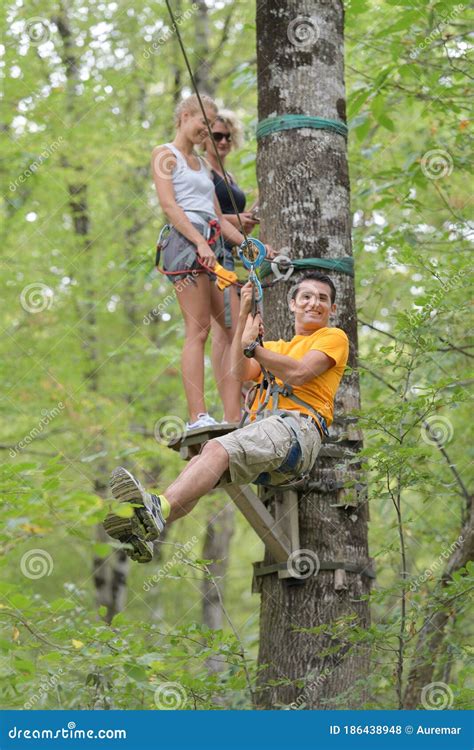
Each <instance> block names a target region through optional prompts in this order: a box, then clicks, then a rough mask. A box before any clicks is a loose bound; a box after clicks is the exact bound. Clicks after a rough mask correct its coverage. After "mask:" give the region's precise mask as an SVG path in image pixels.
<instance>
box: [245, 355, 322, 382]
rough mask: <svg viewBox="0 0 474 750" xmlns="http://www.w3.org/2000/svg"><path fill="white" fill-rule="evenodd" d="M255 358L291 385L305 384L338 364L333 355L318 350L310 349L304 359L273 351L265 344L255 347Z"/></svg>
mask: <svg viewBox="0 0 474 750" xmlns="http://www.w3.org/2000/svg"><path fill="white" fill-rule="evenodd" d="M255 359H256V360H257V362H259V363H260V364H261V365H263V367H265V369H267V370H270V372H272V373H273V374H274V375H275V376H276V377H277V378H280V380H282V381H283V382H284V383H289V384H290V385H303V384H304V383H307V382H308V381H309V380H313V379H314V378H316V377H318V375H322V374H323V372H326V370H329V369H330V368H331V367H334V365H335V364H336V363H335V361H334V360H333V359H332V357H329V356H328V355H327V354H325V353H324V352H319V351H316V350H311V351H309V352H308V353H307V354H305V355H304V357H302V359H294V358H293V357H287V356H286V354H277V353H276V352H272V351H270V350H269V349H265V348H264V347H263V346H257V348H256V349H255Z"/></svg>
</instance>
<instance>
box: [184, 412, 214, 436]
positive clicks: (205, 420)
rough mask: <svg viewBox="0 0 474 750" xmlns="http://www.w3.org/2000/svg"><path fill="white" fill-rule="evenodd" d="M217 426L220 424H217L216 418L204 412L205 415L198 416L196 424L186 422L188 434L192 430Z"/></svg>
mask: <svg viewBox="0 0 474 750" xmlns="http://www.w3.org/2000/svg"><path fill="white" fill-rule="evenodd" d="M216 424H219V422H216V420H215V419H214V417H211V415H210V414H207V413H206V412H204V413H203V414H198V418H197V419H196V421H195V422H191V423H190V422H186V432H189V431H190V430H198V429H200V428H202V427H212V426H214V425H216Z"/></svg>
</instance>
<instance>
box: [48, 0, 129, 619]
mask: <svg viewBox="0 0 474 750" xmlns="http://www.w3.org/2000/svg"><path fill="white" fill-rule="evenodd" d="M54 20H55V23H56V25H57V27H58V31H59V34H60V36H61V39H62V42H63V54H62V62H63V65H64V68H65V72H66V78H67V118H68V121H69V124H70V125H71V128H72V124H73V122H74V118H75V116H76V115H77V112H76V95H77V85H78V82H79V67H78V61H77V57H76V54H75V45H74V41H73V33H72V30H71V26H70V19H69V17H68V14H67V9H66V8H65V7H64V6H63V5H61V12H60V14H59V15H58V16H57V17H56V18H55V19H54ZM63 166H64V167H65V168H68V169H69V170H70V171H71V172H72V174H73V175H74V178H73V180H71V181H70V182H69V183H68V194H69V209H70V212H71V218H72V222H73V227H74V233H75V235H76V237H77V246H78V247H80V249H81V252H82V260H83V263H82V266H83V269H84V270H83V277H82V279H81V282H82V284H81V286H82V288H83V289H84V299H83V300H81V301H80V302H79V303H78V328H79V331H80V335H81V340H82V342H83V347H84V350H85V352H86V355H87V366H86V371H85V373H84V380H85V381H86V383H87V388H88V390H89V391H90V393H91V398H92V399H96V397H97V395H98V394H99V391H100V382H99V369H100V368H99V365H100V353H99V342H98V336H97V317H96V292H95V290H96V285H95V277H94V262H93V260H94V259H93V257H92V255H93V241H92V239H91V233H90V213H89V208H88V200H87V197H88V196H87V193H88V183H87V172H86V171H85V170H84V167H83V166H82V165H81V164H80V163H78V162H77V159H76V158H73V159H72V161H69V160H68V159H67V158H66V157H65V158H64V159H63ZM70 275H71V276H72V275H73V274H72V273H71V274H70ZM96 403H97V402H96ZM95 418H96V423H97V424H101V421H102V420H101V414H100V412H99V409H98V407H96V417H95ZM105 448H106V437H105V431H104V429H103V428H102V429H100V430H99V431H98V433H97V437H96V440H95V442H94V445H93V446H91V450H92V451H94V452H96V453H99V452H101V451H104V450H105ZM96 466H97V468H96V476H95V479H94V483H93V484H94V491H95V492H97V494H98V495H100V496H102V497H105V495H106V493H107V491H108V483H107V478H108V473H109V471H108V466H107V464H106V462H105V461H103V460H101V461H100V462H99V463H98V464H97V465H96ZM96 538H97V539H98V541H102V542H103V541H105V540H107V539H108V537H107V535H106V534H105V532H104V530H103V529H102V528H101V527H100V526H99V527H98V528H97V529H96ZM92 567H93V575H94V584H95V587H96V600H97V604H98V606H105V607H106V609H107V612H106V615H105V620H106V621H107V622H109V623H110V622H111V621H112V619H113V617H114V615H115V614H117V613H118V612H120V611H121V609H122V608H123V606H124V605H125V600H126V594H127V588H126V586H127V575H128V568H129V561H128V558H127V556H126V554H125V552H124V551H123V550H117V551H116V552H114V553H113V554H112V555H108V556H107V557H101V556H99V555H94V557H93V563H92Z"/></svg>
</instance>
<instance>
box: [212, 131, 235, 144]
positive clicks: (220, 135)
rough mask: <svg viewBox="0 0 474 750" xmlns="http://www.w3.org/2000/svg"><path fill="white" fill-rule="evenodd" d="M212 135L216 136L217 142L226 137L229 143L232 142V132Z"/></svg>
mask: <svg viewBox="0 0 474 750" xmlns="http://www.w3.org/2000/svg"><path fill="white" fill-rule="evenodd" d="M212 137H213V138H214V140H215V142H216V143H220V142H221V141H223V140H224V138H225V139H226V141H227V143H230V142H231V141H232V135H231V134H230V133H213V134H212Z"/></svg>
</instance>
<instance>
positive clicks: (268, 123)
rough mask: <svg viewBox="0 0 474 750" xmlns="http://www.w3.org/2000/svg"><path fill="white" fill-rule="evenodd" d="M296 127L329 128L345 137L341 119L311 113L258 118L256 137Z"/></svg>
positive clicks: (345, 131) (343, 124) (344, 124)
mask: <svg viewBox="0 0 474 750" xmlns="http://www.w3.org/2000/svg"><path fill="white" fill-rule="evenodd" d="M296 128H298V129H299V128H312V129H314V130H330V131H332V132H333V133H338V134H339V135H342V136H344V138H345V137H347V125H346V123H345V122H342V120H329V119H327V118H325V117H313V116H312V115H302V114H300V115H278V116H277V117H274V116H273V117H267V118H266V119H265V120H260V122H259V123H258V125H257V138H264V137H265V136H266V135H271V133H277V132H278V131H279V130H294V129H296Z"/></svg>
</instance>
